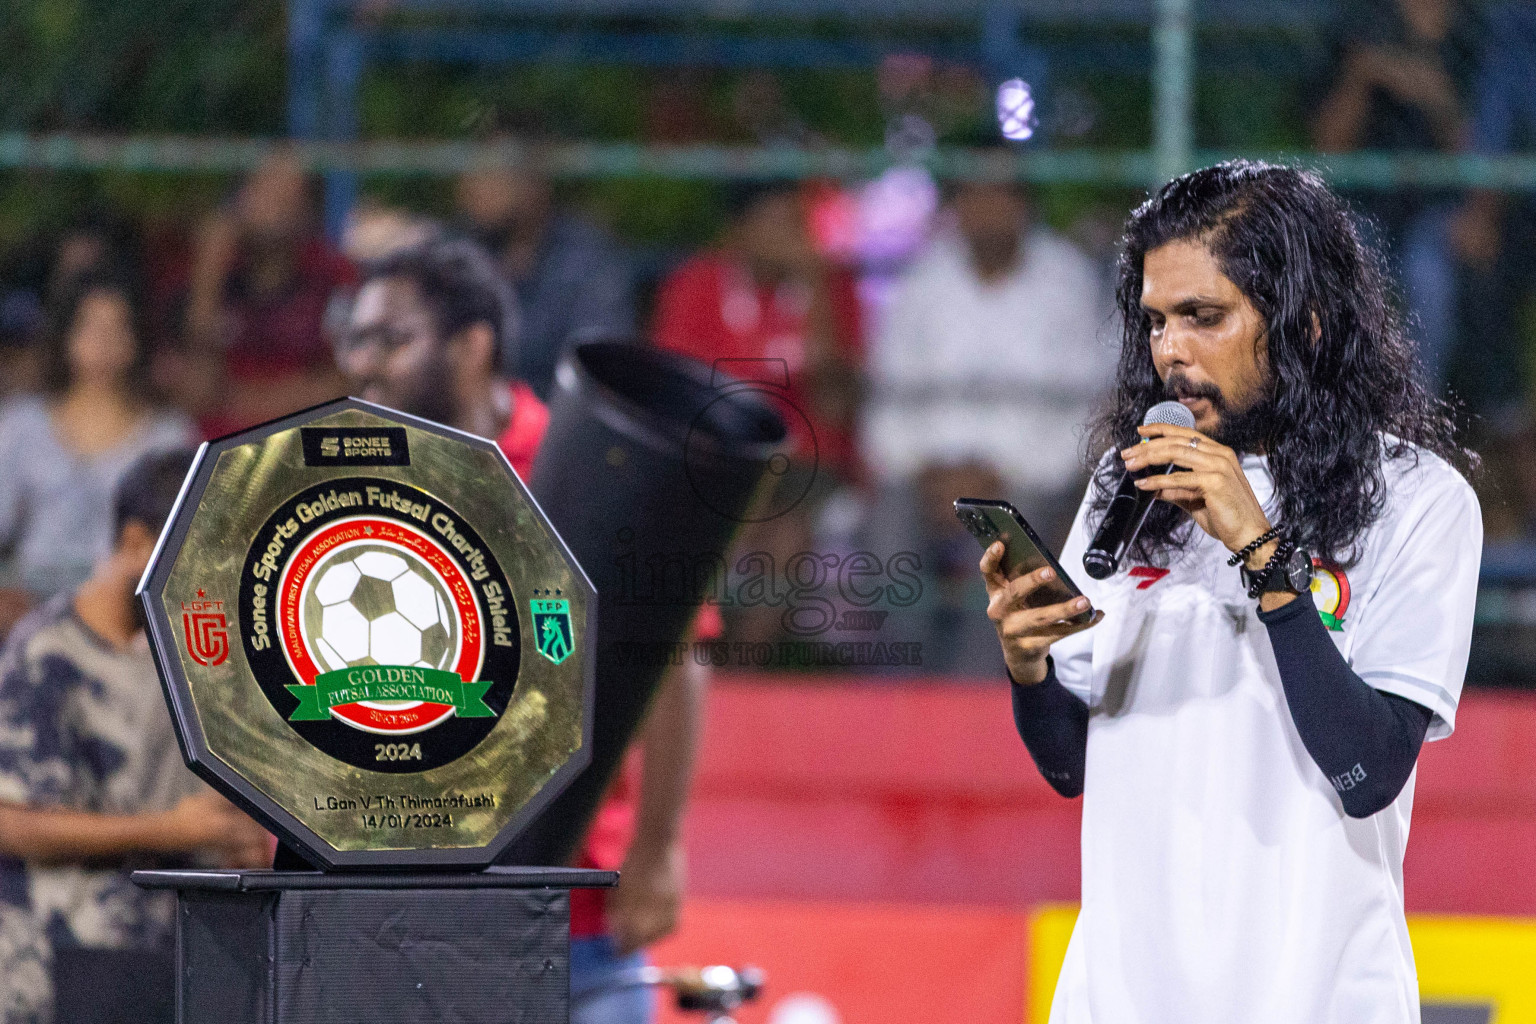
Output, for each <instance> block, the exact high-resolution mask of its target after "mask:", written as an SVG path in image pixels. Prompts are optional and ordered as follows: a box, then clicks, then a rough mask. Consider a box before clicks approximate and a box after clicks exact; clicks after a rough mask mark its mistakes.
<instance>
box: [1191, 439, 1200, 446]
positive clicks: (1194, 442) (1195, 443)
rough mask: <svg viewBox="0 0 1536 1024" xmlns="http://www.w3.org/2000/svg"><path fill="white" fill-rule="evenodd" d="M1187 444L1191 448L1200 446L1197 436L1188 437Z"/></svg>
mask: <svg viewBox="0 0 1536 1024" xmlns="http://www.w3.org/2000/svg"><path fill="white" fill-rule="evenodd" d="M1189 446H1190V447H1191V448H1199V447H1200V439H1199V438H1198V437H1192V438H1190V439H1189Z"/></svg>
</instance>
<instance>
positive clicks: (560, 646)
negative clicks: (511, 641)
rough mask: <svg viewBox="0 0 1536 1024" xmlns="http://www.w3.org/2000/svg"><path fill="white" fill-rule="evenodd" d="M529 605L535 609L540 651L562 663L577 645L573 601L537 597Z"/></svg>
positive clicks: (534, 628) (534, 617)
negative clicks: (573, 635) (573, 619)
mask: <svg viewBox="0 0 1536 1024" xmlns="http://www.w3.org/2000/svg"><path fill="white" fill-rule="evenodd" d="M528 606H529V607H530V608H531V609H532V611H533V635H534V636H535V637H536V638H537V640H538V650H539V653H540V654H542V655H544V657H546V658H548V659H549V660H550V661H552V662H554V663H555V664H556V665H558V664H560V663H561V662H562V661H564V660H565V659H566V658H569V657H570V656H571V652H572V651H573V650H575V647H576V645H575V643H574V641H573V640H572V639H571V603H570V602H569V601H565V600H539V599H537V598H535V599H534V600H531V601H529V602H528Z"/></svg>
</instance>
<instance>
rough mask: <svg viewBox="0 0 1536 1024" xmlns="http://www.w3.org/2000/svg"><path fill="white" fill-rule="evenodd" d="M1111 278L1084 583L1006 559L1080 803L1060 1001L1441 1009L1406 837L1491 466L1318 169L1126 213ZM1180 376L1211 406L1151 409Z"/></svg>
mask: <svg viewBox="0 0 1536 1024" xmlns="http://www.w3.org/2000/svg"><path fill="white" fill-rule="evenodd" d="M1117 301H1118V304H1119V307H1120V313H1121V315H1122V317H1123V321H1124V334H1123V343H1122V349H1121V354H1120V363H1119V370H1118V374H1117V380H1116V391H1115V396H1114V399H1113V402H1112V407H1111V408H1110V409H1109V410H1108V411H1107V412H1106V414H1105V415H1104V416H1103V418H1102V419H1100V420H1099V421H1098V423H1097V425H1096V431H1095V434H1094V441H1095V444H1096V448H1097V450H1098V451H1104V450H1105V449H1109V450H1110V451H1109V453H1108V454H1107V455H1106V456H1105V457H1104V459H1103V461H1101V462H1100V464H1099V468H1098V471H1097V473H1096V474H1095V479H1094V482H1093V484H1092V485H1091V486H1090V487H1089V491H1088V494H1087V496H1086V497H1085V498H1084V501H1083V504H1082V507H1081V509H1080V510H1079V512H1078V517H1077V521H1076V524H1075V525H1074V527H1073V532H1072V536H1071V539H1070V540H1069V541H1068V542H1067V545H1066V548H1065V550H1064V552H1063V556H1062V565H1063V567H1064V568H1065V569H1066V571H1067V572H1069V573H1071V574H1072V575H1073V577H1074V579H1075V580H1076V581H1077V582H1078V583H1079V585H1080V586H1082V588H1083V591H1084V594H1085V595H1086V599H1082V598H1080V599H1077V600H1075V601H1071V602H1066V603H1063V604H1056V605H1050V606H1046V607H1031V606H1030V596H1031V594H1032V592H1033V591H1034V590H1035V589H1036V588H1038V587H1039V585H1040V584H1041V583H1042V582H1044V581H1043V580H1042V579H1041V578H1040V575H1041V573H1048V572H1049V570H1041V572H1037V573H1034V574H1031V575H1029V576H1021V577H1018V578H1015V579H1012V580H1010V579H1007V578H1005V576H1004V574H1003V573H1001V572H1000V571H999V564H1000V559H1001V554H1002V551H1001V545H994V546H993V547H992V548H991V549H989V550H988V552H987V553H986V554H985V555H984V556H983V558H982V563H981V569H982V573H983V575H984V577H985V578H986V581H987V587H988V591H989V594H990V606H989V608H988V615H989V617H990V618H991V619H992V621H993V622H994V624H995V625H996V626H997V630H998V636H999V638H1000V640H1001V642H1002V648H1003V654H1004V658H1005V660H1006V663H1007V666H1008V671H1009V674H1010V676H1011V678H1012V680H1013V683H1014V685H1013V687H1012V691H1013V703H1014V719H1015V722H1016V724H1017V726H1018V729H1019V732H1020V734H1021V736H1022V737H1023V738H1024V741H1025V743H1026V744H1027V745H1028V747H1029V750H1030V753H1031V755H1032V756H1033V757H1034V758H1035V761H1036V763H1037V764H1038V765H1039V767H1040V769H1041V771H1042V773H1043V774H1044V775H1045V776H1046V778H1047V779H1048V780H1049V781H1050V782H1051V784H1052V785H1053V786H1054V787H1055V788H1056V789H1057V790H1058V791H1059V792H1061V793H1063V794H1064V795H1067V796H1075V795H1077V794H1078V793H1082V794H1083V795H1084V802H1083V833H1082V855H1083V909H1082V912H1081V915H1080V916H1079V918H1078V922H1077V925H1076V928H1075V930H1074V932H1073V936H1072V941H1071V944H1070V946H1069V949H1068V952H1067V958H1066V962H1065V964H1064V966H1063V968H1062V974H1061V978H1060V981H1059V983H1058V985H1057V990H1056V997H1055V1002H1054V1005H1053V1007H1052V1012H1051V1021H1052V1022H1053V1024H1067V1022H1071V1024H1077V1022H1088V1021H1094V1022H1113V1024H1136V1022H1148V1021H1157V1022H1169V1024H1173V1022H1178V1024H1197V1022H1211V1024H1216V1022H1223V1024H1228V1022H1232V1021H1244V1022H1249V1024H1252V1022H1271V1021H1272V1022H1275V1024H1282V1022H1285V1024H1294V1022H1299V1021H1306V1022H1308V1024H1344V1022H1348V1024H1377V1022H1379V1024H1388V1022H1391V1024H1407V1022H1417V1021H1418V1019H1419V1010H1418V985H1417V980H1416V977H1415V972H1414V966H1413V951H1412V949H1411V947H1410V946H1409V942H1408V932H1407V926H1406V923H1405V919H1404V915H1403V893H1402V863H1403V850H1404V846H1405V844H1406V841H1407V836H1408V822H1409V814H1410V810H1411V806H1412V799H1413V781H1412V780H1413V770H1414V765H1415V763H1416V760H1417V757H1418V752H1419V748H1420V746H1421V745H1422V743H1423V742H1424V740H1425V738H1426V735H1427V737H1428V738H1430V739H1439V738H1442V737H1444V736H1448V735H1449V734H1450V732H1451V729H1452V727H1453V725H1454V722H1455V715H1456V702H1457V698H1458V696H1459V694H1460V691H1461V684H1462V677H1463V674H1464V672H1465V669H1466V661H1467V650H1468V646H1469V644H1470V639H1471V631H1472V609H1473V604H1474V601H1475V598H1476V588H1477V573H1478V563H1479V557H1480V550H1481V542H1482V526H1481V519H1480V515H1479V510H1478V505H1477V499H1476V498H1475V497H1474V496H1473V493H1472V489H1471V488H1470V487H1469V486H1468V484H1467V482H1466V480H1465V479H1464V478H1463V472H1470V471H1471V469H1472V468H1473V467H1474V464H1475V458H1474V457H1473V456H1472V455H1470V453H1467V452H1465V451H1463V450H1462V449H1461V448H1460V447H1459V446H1458V445H1457V443H1456V441H1455V439H1454V434H1453V426H1452V422H1451V418H1450V415H1449V410H1448V409H1447V408H1446V406H1445V405H1443V404H1442V403H1441V402H1439V401H1438V400H1436V399H1434V398H1433V397H1431V396H1430V394H1429V392H1428V391H1427V390H1426V389H1425V387H1424V385H1423V383H1422V382H1421V379H1420V373H1419V370H1418V367H1417V366H1416V365H1415V363H1414V359H1413V356H1412V349H1411V347H1410V343H1409V342H1408V341H1407V339H1406V338H1405V336H1404V334H1403V330H1402V326H1401V323H1400V321H1399V319H1398V316H1397V314H1396V312H1395V311H1394V309H1393V307H1392V304H1391V302H1390V301H1389V299H1388V290H1387V286H1386V282H1385V278H1384V274H1383V271H1382V269H1381V260H1380V257H1379V255H1378V254H1377V253H1376V252H1375V251H1373V250H1372V249H1371V248H1370V247H1369V246H1368V245H1366V244H1365V243H1364V242H1362V240H1361V237H1360V233H1359V231H1358V230H1357V227H1356V225H1355V222H1354V220H1353V218H1352V217H1351V215H1350V213H1349V211H1348V209H1347V208H1346V207H1345V205H1344V204H1343V203H1342V202H1341V201H1340V200H1339V199H1338V198H1337V197H1336V196H1335V195H1333V194H1332V193H1331V192H1330V191H1329V190H1328V189H1327V187H1326V186H1324V184H1323V183H1322V182H1321V181H1320V180H1319V179H1318V178H1317V177H1316V176H1314V175H1312V174H1309V173H1305V172H1302V171H1298V170H1294V169H1291V168H1287V167H1277V166H1272V165H1265V164H1255V163H1246V162H1235V163H1226V164H1221V165H1218V166H1215V167H1210V168H1206V169H1204V170H1201V171H1196V172H1193V173H1191V174H1187V175H1184V176H1183V177H1180V178H1178V179H1175V180H1174V181H1172V182H1169V183H1168V184H1167V185H1165V186H1163V188H1162V189H1160V190H1159V191H1158V192H1157V193H1156V194H1155V195H1154V196H1153V197H1152V198H1151V199H1150V200H1148V201H1147V202H1146V203H1145V204H1143V205H1142V206H1141V207H1140V208H1139V209H1138V210H1137V211H1136V212H1135V213H1133V214H1132V215H1131V218H1130V221H1129V223H1128V224H1127V227H1126V235H1125V241H1124V250H1123V254H1122V256H1121V260H1120V266H1119V280H1118V285H1117ZM1170 398H1172V399H1177V400H1178V401H1180V402H1182V403H1183V404H1184V405H1185V406H1186V407H1188V409H1189V410H1190V412H1191V413H1193V414H1194V417H1195V427H1194V429H1186V428H1182V427H1177V426H1169V425H1149V426H1142V425H1140V424H1141V422H1142V417H1143V414H1144V413H1145V412H1146V410H1147V409H1148V408H1149V407H1150V406H1152V405H1153V404H1155V403H1157V402H1159V401H1163V400H1167V399H1170ZM1148 470H1150V471H1151V472H1150V473H1149V474H1147V475H1145V476H1143V477H1142V478H1141V479H1140V480H1139V481H1138V484H1137V486H1139V487H1140V488H1142V489H1143V490H1145V491H1147V492H1149V493H1151V494H1153V495H1155V496H1156V497H1157V498H1160V499H1162V500H1161V501H1158V502H1156V503H1155V504H1154V505H1153V507H1152V512H1151V514H1150V516H1149V517H1148V519H1147V522H1146V525H1145V526H1144V528H1143V529H1142V531H1141V533H1140V535H1139V538H1138V540H1137V542H1136V543H1135V545H1133V547H1132V549H1131V551H1130V553H1129V555H1128V556H1127V558H1126V559H1125V561H1126V562H1127V563H1129V565H1128V568H1127V569H1126V570H1125V571H1122V572H1120V573H1118V574H1117V575H1114V576H1112V577H1110V578H1109V579H1106V580H1103V581H1094V580H1091V579H1087V578H1085V577H1086V574H1080V573H1079V572H1078V571H1077V570H1078V569H1079V568H1080V567H1081V565H1082V557H1083V553H1084V550H1085V549H1086V547H1087V545H1088V542H1089V538H1091V537H1092V535H1093V532H1094V530H1095V529H1096V527H1097V526H1098V524H1099V523H1100V521H1101V520H1102V518H1103V516H1104V512H1105V509H1106V508H1107V506H1108V503H1109V499H1110V497H1111V495H1112V493H1113V491H1114V489H1115V487H1116V485H1117V483H1118V481H1119V480H1120V478H1121V475H1122V473H1124V472H1126V471H1129V472H1132V473H1139V472H1145V471H1148ZM1089 601H1091V602H1092V605H1093V607H1095V608H1096V609H1097V610H1098V613H1099V614H1098V615H1096V616H1095V618H1094V620H1093V622H1092V623H1090V624H1089V626H1073V625H1069V624H1067V623H1066V622H1065V620H1066V619H1068V618H1070V617H1072V616H1075V615H1076V614H1077V613H1078V612H1079V611H1081V610H1082V609H1083V608H1085V607H1087V602H1089ZM1080 602H1081V603H1080Z"/></svg>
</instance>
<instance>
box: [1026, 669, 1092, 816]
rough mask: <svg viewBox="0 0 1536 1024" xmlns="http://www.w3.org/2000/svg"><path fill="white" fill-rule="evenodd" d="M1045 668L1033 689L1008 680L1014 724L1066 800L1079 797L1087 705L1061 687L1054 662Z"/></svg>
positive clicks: (1081, 786)
mask: <svg viewBox="0 0 1536 1024" xmlns="http://www.w3.org/2000/svg"><path fill="white" fill-rule="evenodd" d="M1045 665H1046V674H1045V680H1044V681H1043V682H1039V683H1035V684H1034V685H1033V686H1021V685H1020V684H1018V683H1015V682H1011V680H1012V676H1011V675H1010V676H1009V679H1010V685H1009V687H1008V688H1009V689H1010V690H1012V691H1013V724H1014V725H1015V726H1016V727H1017V728H1018V730H1019V738H1020V739H1022V740H1023V741H1024V746H1026V747H1028V748H1029V756H1030V757H1033V758H1034V759H1035V767H1036V768H1039V769H1040V774H1041V775H1043V776H1045V781H1047V782H1049V783H1050V784H1051V788H1052V789H1054V790H1055V791H1056V792H1058V793H1060V794H1061V795H1062V796H1065V797H1074V796H1079V795H1081V793H1082V792H1083V777H1084V774H1085V771H1084V765H1085V763H1086V761H1087V758H1088V705H1087V704H1085V703H1084V702H1083V700H1082V698H1081V697H1079V696H1077V695H1076V694H1075V693H1073V692H1072V691H1071V690H1068V689H1067V688H1066V687H1065V686H1062V685H1061V682H1060V680H1058V679H1057V678H1056V665H1055V663H1054V662H1052V661H1051V660H1050V659H1049V658H1047V659H1046V662H1045Z"/></svg>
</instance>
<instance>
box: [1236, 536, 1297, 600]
mask: <svg viewBox="0 0 1536 1024" xmlns="http://www.w3.org/2000/svg"><path fill="white" fill-rule="evenodd" d="M1238 572H1239V573H1240V574H1241V575H1242V579H1243V584H1244V585H1245V586H1246V587H1247V588H1248V596H1249V597H1258V596H1260V595H1261V594H1275V593H1280V594H1304V593H1306V592H1307V591H1308V590H1309V589H1311V587H1312V556H1311V555H1310V554H1308V553H1307V552H1306V551H1305V550H1304V549H1302V548H1299V547H1297V546H1296V544H1295V543H1293V542H1292V541H1291V540H1289V539H1288V538H1284V537H1282V538H1281V540H1280V544H1279V545H1278V546H1277V547H1276V548H1275V553H1274V554H1273V555H1270V556H1269V561H1268V562H1266V563H1265V564H1264V568H1262V569H1259V570H1258V571H1256V572H1255V571H1252V570H1250V569H1249V568H1248V567H1247V566H1246V565H1245V566H1242V567H1240V568H1239V569H1238Z"/></svg>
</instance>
